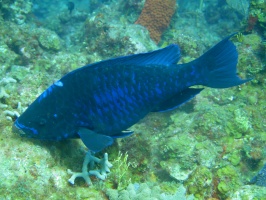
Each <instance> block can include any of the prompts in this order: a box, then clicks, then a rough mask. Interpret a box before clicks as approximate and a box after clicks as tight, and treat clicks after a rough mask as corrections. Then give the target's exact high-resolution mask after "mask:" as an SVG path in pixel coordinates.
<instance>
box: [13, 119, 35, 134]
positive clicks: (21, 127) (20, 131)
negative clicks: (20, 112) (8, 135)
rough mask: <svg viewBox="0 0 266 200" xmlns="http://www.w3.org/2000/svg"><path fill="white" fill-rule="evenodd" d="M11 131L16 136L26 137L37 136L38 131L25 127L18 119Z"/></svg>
mask: <svg viewBox="0 0 266 200" xmlns="http://www.w3.org/2000/svg"><path fill="white" fill-rule="evenodd" d="M12 131H13V132H14V133H17V134H19V135H21V136H23V135H26V134H27V135H29V134H33V135H38V131H37V130H36V129H34V128H30V127H27V126H25V125H23V124H20V123H19V122H18V119H17V120H16V121H15V123H14V124H13V126H12Z"/></svg>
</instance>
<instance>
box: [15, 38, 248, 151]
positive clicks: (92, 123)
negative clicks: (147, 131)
mask: <svg viewBox="0 0 266 200" xmlns="http://www.w3.org/2000/svg"><path fill="white" fill-rule="evenodd" d="M230 37H231V36H229V37H227V38H225V39H224V40H222V41H221V42H219V43H218V44H217V45H216V46H214V47H213V48H211V49H210V50H209V51H208V52H206V53H205V54H204V55H203V56H201V57H200V58H198V59H196V60H194V61H192V62H190V63H186V64H179V65H178V64H176V63H177V62H178V60H179V58H180V51H179V47H178V46H177V45H170V46H168V47H166V48H164V49H159V50H157V51H152V52H148V53H142V54H136V55H129V56H125V57H118V58H114V59H110V60H105V61H101V62H98V63H94V64H90V65H86V66H84V67H82V68H79V69H77V70H74V71H72V72H70V73H68V74H66V75H65V76H63V77H62V78H61V79H60V80H59V81H57V82H55V83H54V84H53V85H51V86H50V87H49V88H48V89H47V90H45V91H44V92H43V93H42V94H41V95H40V96H39V97H38V98H37V99H36V100H35V101H34V102H33V103H32V104H31V105H30V106H29V107H28V109H27V110H26V111H25V112H24V113H23V114H22V115H21V116H20V117H19V118H18V119H17V120H16V121H15V127H16V129H19V130H20V131H19V132H20V134H21V135H22V136H26V137H31V138H37V139H50V140H61V139H68V138H78V137H80V138H81V139H82V141H83V142H84V144H85V145H86V146H87V147H88V148H89V149H90V150H93V151H100V150H102V149H103V148H105V147H107V146H108V145H111V144H112V143H113V140H114V139H115V138H119V137H125V136H128V135H130V134H131V133H132V132H131V131H128V130H127V129H128V128H129V127H130V126H132V125H133V124H135V123H137V122H138V121H139V120H140V119H142V118H143V117H145V116H146V115H147V114H148V113H149V112H158V111H167V110H172V109H174V108H176V107H178V106H180V105H181V104H183V103H185V102H186V101H188V100H190V99H191V98H193V97H194V96H196V95H197V94H199V93H200V92H201V91H202V90H203V89H195V88H190V86H193V85H204V86H208V87H212V88H228V87H232V86H236V85H240V84H242V83H245V82H247V81H249V80H250V79H248V80H242V79H240V78H239V77H238V76H237V75H236V65H237V58H238V53H237V51H236V47H235V46H234V44H233V43H232V42H231V41H230V40H229V39H230Z"/></svg>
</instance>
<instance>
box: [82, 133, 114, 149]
mask: <svg viewBox="0 0 266 200" xmlns="http://www.w3.org/2000/svg"><path fill="white" fill-rule="evenodd" d="M78 134H79V136H80V138H81V140H82V142H83V143H84V144H85V145H86V147H88V149H90V150H92V151H94V152H98V151H101V150H103V149H104V148H106V147H107V146H110V145H111V144H113V141H114V140H113V138H111V137H110V136H107V135H102V134H98V133H96V132H94V131H92V130H89V129H86V128H80V129H79V131H78Z"/></svg>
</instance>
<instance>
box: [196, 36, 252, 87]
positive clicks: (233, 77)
mask: <svg viewBox="0 0 266 200" xmlns="http://www.w3.org/2000/svg"><path fill="white" fill-rule="evenodd" d="M233 35H235V34H232V35H230V36H228V37H226V38H225V39H223V40H222V41H221V42H219V43H218V44H216V45H215V46H214V47H212V48H211V49H210V50H209V51H207V52H206V53H205V54H203V55H202V56H201V57H199V58H198V59H196V60H194V61H192V63H191V64H193V65H194V66H198V67H204V68H205V69H206V70H204V71H205V73H204V76H206V77H205V78H204V79H205V81H204V83H202V85H205V86H208V87H212V88H228V87H232V86H236V85H240V84H243V83H246V82H248V81H250V80H251V79H245V80H242V79H240V78H239V77H238V76H237V74H236V72H237V68H236V65H237V59H238V53H237V50H236V47H235V45H234V44H233V43H232V42H231V41H230V40H229V39H230V38H231V37H232V36H233Z"/></svg>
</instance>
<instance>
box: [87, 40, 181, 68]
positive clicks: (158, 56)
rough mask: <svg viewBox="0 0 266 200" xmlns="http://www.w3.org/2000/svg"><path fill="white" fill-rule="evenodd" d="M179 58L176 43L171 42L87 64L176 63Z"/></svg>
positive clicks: (168, 64)
mask: <svg viewBox="0 0 266 200" xmlns="http://www.w3.org/2000/svg"><path fill="white" fill-rule="evenodd" d="M179 59H180V49H179V47H178V45H176V44H171V45H169V46H167V47H165V48H163V49H158V50H155V51H151V52H148V53H140V54H133V55H128V56H121V57H117V58H112V59H109V60H104V61H100V62H98V63H94V64H89V65H86V66H84V67H89V66H95V67H96V66H99V67H100V66H110V65H118V64H119V65H125V64H127V65H132V64H134V65H150V64H154V65H166V66H170V65H172V64H176V63H177V62H178V61H179Z"/></svg>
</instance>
